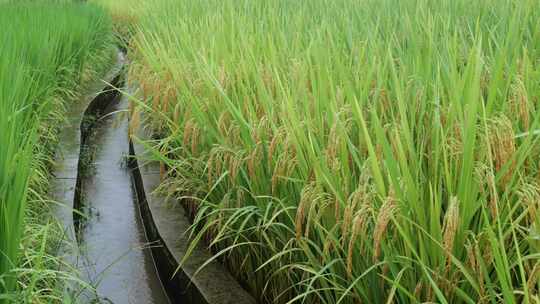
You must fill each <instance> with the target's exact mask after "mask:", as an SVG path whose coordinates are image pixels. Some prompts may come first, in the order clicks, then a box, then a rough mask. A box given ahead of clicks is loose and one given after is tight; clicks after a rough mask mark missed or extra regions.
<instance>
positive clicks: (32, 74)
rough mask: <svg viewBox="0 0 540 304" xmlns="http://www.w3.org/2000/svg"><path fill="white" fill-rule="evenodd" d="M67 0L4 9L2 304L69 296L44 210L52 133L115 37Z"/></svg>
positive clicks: (97, 17) (103, 21) (93, 11)
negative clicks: (61, 281) (59, 282)
mask: <svg viewBox="0 0 540 304" xmlns="http://www.w3.org/2000/svg"><path fill="white" fill-rule="evenodd" d="M42 2H43V1H42ZM63 2H65V3H60V1H57V2H55V3H52V2H50V3H45V2H44V3H40V4H37V3H30V2H24V3H7V1H6V3H2V4H0V27H1V28H2V29H3V30H2V32H1V33H0V53H1V54H2V56H0V130H2V131H1V132H0V303H7V302H16V303H43V302H61V301H62V296H64V295H62V292H63V286H60V288H59V292H60V294H57V293H55V290H54V288H55V286H54V282H55V280H56V279H60V278H61V277H64V275H65V274H63V273H61V272H59V271H58V269H57V268H58V267H59V266H58V263H59V261H57V260H54V258H53V257H52V256H50V254H51V252H50V251H49V250H47V249H48V246H51V245H50V244H49V242H50V241H51V237H50V235H51V234H52V232H53V230H54V229H53V228H54V222H53V221H51V220H50V215H47V213H46V212H47V208H46V207H45V205H44V204H45V203H46V201H47V192H48V190H49V189H48V183H49V179H50V178H51V176H50V173H49V169H50V165H51V162H52V158H51V156H52V153H53V152H54V147H55V146H54V144H55V134H56V132H57V131H58V127H59V122H61V120H62V119H63V117H62V114H63V113H64V111H65V106H66V101H67V99H69V98H71V97H72V95H73V90H75V89H77V88H78V86H79V84H80V83H81V82H84V81H87V80H88V79H89V77H90V76H91V74H92V73H96V72H98V71H99V68H98V67H100V66H103V65H104V64H105V63H106V62H107V61H108V60H109V59H110V58H111V57H110V55H109V56H108V57H105V58H103V57H102V56H103V55H105V54H110V52H111V44H112V36H111V33H110V31H111V29H110V21H109V19H108V17H107V16H106V14H105V13H104V11H102V10H101V9H98V8H97V7H94V6H90V5H86V4H68V3H67V2H68V1H63ZM98 56H99V57H98ZM100 57H101V58H100ZM29 204H30V205H29ZM21 240H24V242H21ZM48 284H50V285H48ZM57 288H58V287H57ZM40 299H41V300H40Z"/></svg>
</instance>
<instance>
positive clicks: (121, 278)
mask: <svg viewBox="0 0 540 304" xmlns="http://www.w3.org/2000/svg"><path fill="white" fill-rule="evenodd" d="M125 108H126V101H125V100H122V101H120V103H117V104H116V105H113V106H112V107H110V109H108V111H109V112H111V113H110V114H108V115H106V116H105V117H104V118H101V119H100V120H98V121H97V122H96V123H95V127H94V128H93V131H92V133H91V134H90V137H89V140H88V142H87V145H86V147H84V149H83V150H82V151H83V154H86V155H81V161H83V162H86V163H84V166H83V167H84V171H83V172H80V174H82V184H81V186H82V187H81V189H82V206H83V208H82V210H81V211H82V212H83V213H84V214H85V218H84V219H83V220H81V222H80V225H78V226H77V227H76V232H77V239H78V243H79V247H80V254H81V257H80V258H81V261H80V264H82V265H81V266H80V268H81V269H80V270H81V272H82V274H83V276H84V277H86V279H87V280H89V281H90V283H91V284H93V285H95V286H96V289H97V293H98V298H99V300H100V301H99V302H100V303H115V304H122V303H133V304H138V303H141V304H143V303H144V304H151V303H156V304H161V303H169V301H168V299H167V296H166V293H165V291H164V290H163V287H162V285H161V282H160V280H159V278H158V275H157V272H156V269H155V266H154V263H153V260H152V257H151V253H150V249H148V246H149V244H148V243H147V241H146V238H145V234H144V230H143V227H142V223H141V221H140V217H139V214H138V208H137V206H136V205H135V197H134V196H135V192H134V191H133V188H132V182H131V178H130V173H129V171H128V168H127V163H126V159H125V157H126V155H128V152H129V146H128V137H127V128H128V125H127V115H125V113H115V111H118V110H122V109H125ZM89 300H90V299H89Z"/></svg>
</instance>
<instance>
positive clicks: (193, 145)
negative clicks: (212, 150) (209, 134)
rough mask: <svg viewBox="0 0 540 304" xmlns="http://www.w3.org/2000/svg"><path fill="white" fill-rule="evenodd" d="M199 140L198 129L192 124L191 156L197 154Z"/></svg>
mask: <svg viewBox="0 0 540 304" xmlns="http://www.w3.org/2000/svg"><path fill="white" fill-rule="evenodd" d="M200 139H201V137H200V128H199V127H198V126H197V125H196V124H193V128H192V132H191V154H195V153H197V147H198V146H199V141H200Z"/></svg>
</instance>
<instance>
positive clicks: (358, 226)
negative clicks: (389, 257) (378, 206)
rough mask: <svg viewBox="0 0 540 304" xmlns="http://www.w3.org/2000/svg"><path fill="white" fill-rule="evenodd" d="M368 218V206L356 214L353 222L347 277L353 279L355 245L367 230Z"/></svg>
mask: <svg viewBox="0 0 540 304" xmlns="http://www.w3.org/2000/svg"><path fill="white" fill-rule="evenodd" d="M367 218H368V206H367V205H364V206H363V207H362V208H361V209H360V210H359V211H358V212H357V214H356V216H355V217H354V221H353V229H352V233H351V237H350V239H349V248H348V252H347V275H348V276H349V277H352V265H353V254H354V247H355V246H354V245H355V242H356V239H357V237H358V236H359V235H363V234H364V233H363V231H364V230H365V228H366V227H365V226H366V222H367Z"/></svg>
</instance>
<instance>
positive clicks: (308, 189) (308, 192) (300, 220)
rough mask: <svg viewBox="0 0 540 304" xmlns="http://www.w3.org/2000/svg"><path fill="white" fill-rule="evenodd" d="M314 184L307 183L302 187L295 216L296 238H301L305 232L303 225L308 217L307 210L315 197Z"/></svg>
mask: <svg viewBox="0 0 540 304" xmlns="http://www.w3.org/2000/svg"><path fill="white" fill-rule="evenodd" d="M313 191H314V189H313V185H312V184H307V185H305V186H304V188H303V189H302V192H301V193H300V202H299V203H298V208H297V209H296V218H295V232H296V239H297V240H300V237H301V236H302V232H303V225H304V221H305V217H306V211H307V210H308V209H309V207H310V205H311V200H312V199H313Z"/></svg>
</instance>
